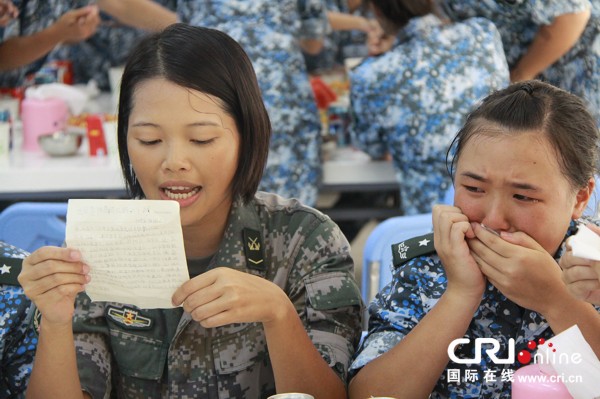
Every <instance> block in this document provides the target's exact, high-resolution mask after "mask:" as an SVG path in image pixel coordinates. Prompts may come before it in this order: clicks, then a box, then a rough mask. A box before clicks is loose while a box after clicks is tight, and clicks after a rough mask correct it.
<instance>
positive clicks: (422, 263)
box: [350, 221, 598, 399]
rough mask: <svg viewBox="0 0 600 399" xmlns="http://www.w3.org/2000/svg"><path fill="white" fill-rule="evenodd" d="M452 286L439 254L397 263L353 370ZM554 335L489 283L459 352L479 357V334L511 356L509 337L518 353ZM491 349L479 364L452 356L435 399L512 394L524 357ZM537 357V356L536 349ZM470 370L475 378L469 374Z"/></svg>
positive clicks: (497, 398)
mask: <svg viewBox="0 0 600 399" xmlns="http://www.w3.org/2000/svg"><path fill="white" fill-rule="evenodd" d="M597 222H598V221H595V223H596V224H597ZM576 230H577V229H576V223H575V222H572V223H571V226H570V227H569V229H568V231H567V234H566V236H565V240H566V238H568V237H570V236H571V235H573V234H575V232H576ZM563 252H564V241H563V245H562V246H561V248H560V249H559V250H558V251H557V253H556V254H555V256H554V258H555V259H557V260H558V259H559V258H560V256H561V255H562V253H563ZM446 286H447V279H446V274H445V271H444V267H443V265H442V264H441V261H440V259H439V257H438V256H437V255H436V254H433V255H425V256H416V257H414V258H412V259H410V260H409V261H408V262H405V263H403V264H402V265H401V266H400V267H398V268H396V269H395V270H394V271H393V279H392V282H391V283H390V284H389V285H387V286H386V287H384V288H383V289H382V290H381V292H380V293H379V294H377V296H376V298H375V299H374V300H373V302H371V304H369V315H370V318H369V332H368V334H367V336H366V337H365V339H364V341H363V343H362V344H361V347H360V348H359V350H358V352H357V354H356V357H355V359H354V361H353V363H352V366H351V371H350V373H351V375H355V374H356V373H357V372H358V371H359V370H360V369H361V368H362V367H363V366H364V365H365V364H367V363H369V362H370V361H371V360H373V359H375V358H377V357H379V356H380V355H382V354H383V353H385V352H387V351H389V350H390V349H392V348H393V347H394V346H395V345H396V344H397V343H398V342H400V341H401V340H402V339H403V338H404V337H405V336H406V335H407V334H408V333H409V332H410V331H411V330H412V329H413V328H414V327H415V326H416V325H417V324H418V323H419V321H420V320H421V319H422V318H423V317H424V316H425V315H426V314H427V312H429V311H430V310H431V309H432V308H433V307H434V306H435V304H436V303H437V301H438V300H439V299H440V297H441V296H442V294H443V293H444V291H445V290H446ZM553 336H554V333H553V332H552V330H551V329H550V326H549V324H548V322H547V321H546V320H545V319H544V318H543V317H542V316H541V315H540V314H538V313H536V312H533V311H531V310H528V309H525V308H522V307H520V306H518V305H517V304H515V303H514V302H512V301H510V300H509V299H507V298H506V297H505V296H504V295H503V294H502V293H501V292H500V291H498V290H497V289H496V288H495V287H494V286H493V285H492V284H488V286H487V289H486V290H485V292H484V294H483V299H482V301H481V304H480V305H479V308H478V309H477V311H476V312H475V315H474V317H473V320H472V321H471V324H470V325H469V329H468V330H467V332H466V333H465V338H469V339H470V340H471V345H466V344H465V345H461V346H460V347H459V350H458V351H457V352H455V354H456V355H457V357H458V358H463V359H473V358H474V357H475V356H474V355H475V351H474V345H472V344H473V342H474V340H475V339H476V338H495V339H497V340H498V341H499V343H500V346H499V348H500V350H499V351H498V353H496V356H497V357H498V358H499V359H507V358H508V348H509V345H508V339H509V338H514V340H515V354H517V353H519V352H520V351H527V352H534V351H530V350H529V349H528V346H527V343H528V342H529V341H535V342H538V340H539V339H540V338H543V339H545V340H547V339H549V338H552V337H553ZM487 349H489V346H488V347H484V348H483V350H482V354H481V355H482V356H481V363H479V364H458V363H454V362H452V361H450V362H449V363H448V365H447V367H446V370H444V372H443V373H442V375H441V376H440V379H439V380H438V382H437V385H436V386H435V388H434V390H433V392H432V394H431V396H430V398H431V399H441V398H456V399H459V398H460V399H463V398H465V399H468V398H489V399H510V397H511V377H512V376H513V374H514V372H515V371H516V370H517V369H518V368H519V367H521V366H522V365H521V363H519V362H518V361H515V362H514V363H513V364H494V363H493V362H492V361H491V360H490V359H489V357H488V356H487V354H486V353H485V350H487ZM531 356H532V358H533V356H534V353H531ZM515 358H516V355H515ZM452 371H455V372H456V373H457V375H459V376H460V380H459V381H450V380H449V378H448V377H449V375H450V376H451V375H452ZM466 375H470V376H471V377H470V378H465V376H466ZM486 376H487V377H486ZM492 377H493V378H492Z"/></svg>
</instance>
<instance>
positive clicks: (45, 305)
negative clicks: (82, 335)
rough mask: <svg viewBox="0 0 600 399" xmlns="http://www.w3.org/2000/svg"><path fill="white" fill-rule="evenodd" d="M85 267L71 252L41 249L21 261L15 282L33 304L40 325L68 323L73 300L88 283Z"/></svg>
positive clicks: (48, 248)
mask: <svg viewBox="0 0 600 399" xmlns="http://www.w3.org/2000/svg"><path fill="white" fill-rule="evenodd" d="M88 273H89V266H87V265H85V264H84V263H83V262H82V261H81V254H80V253H79V252H78V251H76V250H73V249H69V248H60V247H42V248H40V249H38V250H37V251H35V252H33V253H32V254H31V255H29V256H28V257H27V258H25V260H24V261H23V269H22V271H21V273H20V274H19V278H18V279H19V283H21V286H22V287H23V290H24V291H25V295H27V297H29V299H31V300H32V301H33V303H35V305H36V306H37V308H38V309H39V311H40V313H41V314H42V319H43V320H44V323H51V324H56V325H64V324H68V323H71V321H72V318H73V313H74V311H75V297H76V296H77V294H78V293H80V292H82V291H83V290H84V288H85V284H87V283H88V282H89V281H90V276H89V274H88Z"/></svg>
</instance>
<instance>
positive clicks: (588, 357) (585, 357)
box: [535, 325, 600, 399]
mask: <svg viewBox="0 0 600 399" xmlns="http://www.w3.org/2000/svg"><path fill="white" fill-rule="evenodd" d="M535 359H536V363H537V364H538V365H539V366H540V370H541V371H542V372H543V373H544V374H547V375H556V376H558V377H559V378H560V381H561V382H562V383H564V384H565V386H566V387H567V389H568V390H569V393H570V394H571V396H573V398H575V399H592V398H596V397H599V396H600V361H599V360H598V357H597V356H596V354H595V353H594V351H593V350H592V347H591V346H590V345H589V344H588V343H587V341H586V340H585V338H584V337H583V334H581V330H580V329H579V327H578V326H577V325H574V326H572V327H570V328H568V329H566V330H565V331H563V332H562V333H560V334H558V335H556V336H555V337H553V338H551V339H549V340H548V341H546V342H545V343H544V344H542V345H540V346H539V347H538V351H537V354H536V356H535Z"/></svg>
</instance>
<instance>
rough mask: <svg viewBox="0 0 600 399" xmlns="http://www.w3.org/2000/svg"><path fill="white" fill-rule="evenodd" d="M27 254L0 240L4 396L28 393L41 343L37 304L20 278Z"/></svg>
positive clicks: (0, 350)
mask: <svg viewBox="0 0 600 399" xmlns="http://www.w3.org/2000/svg"><path fill="white" fill-rule="evenodd" d="M27 255H28V253H27V252H25V251H23V250H20V249H18V248H16V247H13V246H12V245H9V244H6V243H4V242H1V241H0V398H21V397H24V396H25V389H26V388H27V383H28V382H29V375H30V374H31V367H32V365H33V357H34V355H35V349H36V346H37V333H36V332H35V330H34V329H33V326H32V324H31V318H32V317H33V307H32V304H31V302H30V301H29V299H28V298H27V297H26V296H25V294H24V293H23V289H22V288H21V287H20V286H19V285H18V281H17V276H18V275H19V272H20V270H21V265H20V264H21V262H22V259H23V258H25V257H26V256H27Z"/></svg>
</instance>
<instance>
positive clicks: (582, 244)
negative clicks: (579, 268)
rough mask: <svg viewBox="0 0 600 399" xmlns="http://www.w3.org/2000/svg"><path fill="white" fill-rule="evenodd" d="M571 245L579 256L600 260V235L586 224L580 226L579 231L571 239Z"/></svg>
mask: <svg viewBox="0 0 600 399" xmlns="http://www.w3.org/2000/svg"><path fill="white" fill-rule="evenodd" d="M569 245H570V246H571V249H572V250H573V255H574V256H577V257H578V258H584V259H591V260H600V236H599V235H598V234H596V233H595V232H593V231H592V230H590V229H589V228H588V227H586V226H585V225H584V224H580V225H579V226H578V230H577V233H575V235H574V236H572V237H571V238H570V239H569Z"/></svg>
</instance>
